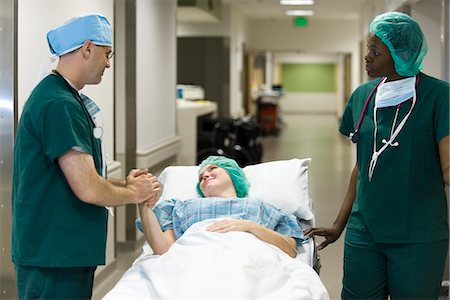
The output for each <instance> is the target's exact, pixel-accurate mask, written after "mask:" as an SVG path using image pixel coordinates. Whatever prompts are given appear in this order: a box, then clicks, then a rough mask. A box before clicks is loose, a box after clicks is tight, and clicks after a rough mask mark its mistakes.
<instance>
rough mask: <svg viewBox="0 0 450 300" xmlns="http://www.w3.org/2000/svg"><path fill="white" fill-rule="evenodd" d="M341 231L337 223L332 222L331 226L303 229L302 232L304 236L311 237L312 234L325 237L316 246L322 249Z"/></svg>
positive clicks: (337, 236)
mask: <svg viewBox="0 0 450 300" xmlns="http://www.w3.org/2000/svg"><path fill="white" fill-rule="evenodd" d="M342 231H343V229H341V228H340V227H339V226H338V225H336V224H333V225H332V226H331V227H318V228H309V229H306V230H305V231H303V234H304V235H305V236H306V237H312V236H314V235H318V236H323V237H325V241H324V242H322V243H321V244H320V245H319V246H318V247H317V249H319V250H322V249H323V248H325V247H326V246H328V244H331V243H334V242H335V241H336V240H337V239H338V238H339V237H340V236H341V233H342Z"/></svg>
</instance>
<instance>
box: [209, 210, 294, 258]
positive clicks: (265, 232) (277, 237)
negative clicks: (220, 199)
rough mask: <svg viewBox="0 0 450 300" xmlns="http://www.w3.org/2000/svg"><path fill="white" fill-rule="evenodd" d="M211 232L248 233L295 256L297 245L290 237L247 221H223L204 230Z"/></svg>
mask: <svg viewBox="0 0 450 300" xmlns="http://www.w3.org/2000/svg"><path fill="white" fill-rule="evenodd" d="M206 230H208V231H213V232H221V233H224V232H229V231H244V232H249V233H251V234H253V235H254V236H256V237H257V238H259V239H260V240H262V241H264V242H267V243H269V244H272V245H274V246H277V247H278V248H280V249H281V250H283V251H284V252H286V254H288V255H289V256H291V257H296V256H297V244H296V242H295V240H294V239H293V238H291V237H287V236H284V235H281V234H279V233H278V232H276V231H273V230H272V229H269V228H267V227H264V226H262V225H259V224H258V223H255V222H252V221H248V220H236V219H228V218H227V219H223V220H220V221H218V222H216V223H214V224H212V225H210V226H208V227H207V228H206Z"/></svg>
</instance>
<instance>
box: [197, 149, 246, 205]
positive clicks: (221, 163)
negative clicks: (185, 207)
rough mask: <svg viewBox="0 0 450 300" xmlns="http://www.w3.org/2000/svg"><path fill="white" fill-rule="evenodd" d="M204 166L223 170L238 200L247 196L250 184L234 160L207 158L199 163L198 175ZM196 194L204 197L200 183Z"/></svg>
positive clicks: (221, 157) (219, 157)
mask: <svg viewBox="0 0 450 300" xmlns="http://www.w3.org/2000/svg"><path fill="white" fill-rule="evenodd" d="M206 165H215V166H218V167H220V168H222V169H224V170H225V171H226V172H227V173H228V175H229V176H230V178H231V181H232V182H233V185H234V189H235V190H236V195H237V196H238V197H239V198H242V197H245V196H247V194H248V190H249V188H250V183H249V182H248V180H247V177H245V173H244V170H242V168H241V167H239V165H238V164H237V162H236V161H235V160H233V159H231V158H227V157H225V156H209V157H208V158H206V159H205V160H203V161H202V162H201V163H200V165H199V169H198V172H199V173H200V171H201V170H202V169H203V167H204V166H206ZM197 192H198V194H199V195H200V196H202V197H205V195H203V192H202V190H201V189H200V182H198V183H197Z"/></svg>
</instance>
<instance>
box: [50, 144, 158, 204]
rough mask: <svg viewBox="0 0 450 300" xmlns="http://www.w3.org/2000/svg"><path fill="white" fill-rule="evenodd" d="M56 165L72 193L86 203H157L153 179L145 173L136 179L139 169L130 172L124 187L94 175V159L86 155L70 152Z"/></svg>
mask: <svg viewBox="0 0 450 300" xmlns="http://www.w3.org/2000/svg"><path fill="white" fill-rule="evenodd" d="M58 164H59V166H60V168H61V170H62V172H63V173H64V176H65V178H66V180H67V182H68V184H69V186H70V188H71V189H72V191H73V192H74V194H75V195H76V196H77V197H78V198H79V199H80V200H81V201H83V202H86V203H89V204H94V205H98V206H117V205H124V204H130V203H132V204H136V203H141V202H143V201H148V202H156V200H157V196H158V193H159V192H160V190H161V188H160V185H159V183H158V181H157V179H156V177H155V176H153V175H151V174H144V175H142V176H137V177H135V175H136V174H138V173H139V172H140V170H132V171H131V172H130V173H129V175H128V176H127V179H126V186H125V187H120V186H115V185H113V184H111V183H110V182H109V181H108V180H106V179H105V178H103V177H102V176H100V175H99V174H98V173H97V171H96V169H95V164H94V159H93V157H92V156H91V155H90V154H88V153H84V152H79V151H76V150H69V151H67V152H66V153H65V154H64V155H62V156H61V157H60V158H59V159H58Z"/></svg>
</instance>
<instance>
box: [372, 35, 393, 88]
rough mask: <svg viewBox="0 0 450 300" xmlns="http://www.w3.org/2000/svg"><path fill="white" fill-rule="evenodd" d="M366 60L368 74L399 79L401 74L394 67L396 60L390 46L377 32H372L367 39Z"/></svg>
mask: <svg viewBox="0 0 450 300" xmlns="http://www.w3.org/2000/svg"><path fill="white" fill-rule="evenodd" d="M367 49H368V52H367V55H366V56H365V57H364V60H365V61H366V71H367V75H369V76H370V77H383V76H386V77H387V78H388V80H393V79H398V78H399V77H400V76H399V75H398V74H397V72H396V71H395V68H394V61H393V60H392V56H391V53H390V52H389V49H388V47H387V46H386V45H385V44H384V43H383V42H382V41H381V39H380V38H379V37H377V36H376V35H375V34H373V33H370V35H369V38H368V39H367Z"/></svg>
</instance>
